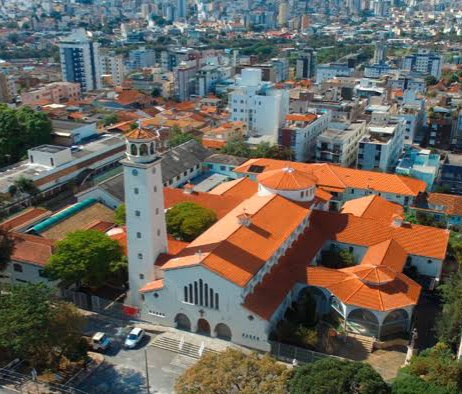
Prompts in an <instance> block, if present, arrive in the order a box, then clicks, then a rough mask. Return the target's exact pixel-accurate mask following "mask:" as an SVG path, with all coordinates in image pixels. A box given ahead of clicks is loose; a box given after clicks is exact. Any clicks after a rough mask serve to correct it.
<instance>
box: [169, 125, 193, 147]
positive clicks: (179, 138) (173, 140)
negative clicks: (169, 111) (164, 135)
mask: <svg viewBox="0 0 462 394" xmlns="http://www.w3.org/2000/svg"><path fill="white" fill-rule="evenodd" d="M195 138H196V137H195V136H194V134H191V133H184V132H183V131H182V130H181V129H180V128H179V127H178V126H174V127H172V129H171V130H170V134H169V138H168V144H169V146H170V147H171V148H173V147H175V146H178V145H181V144H184V143H185V142H188V141H189V140H193V139H195Z"/></svg>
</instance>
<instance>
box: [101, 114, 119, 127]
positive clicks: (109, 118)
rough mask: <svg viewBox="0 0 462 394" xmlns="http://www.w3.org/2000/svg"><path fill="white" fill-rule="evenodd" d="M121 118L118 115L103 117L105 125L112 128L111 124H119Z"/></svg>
mask: <svg viewBox="0 0 462 394" xmlns="http://www.w3.org/2000/svg"><path fill="white" fill-rule="evenodd" d="M118 120H119V117H118V116H117V114H116V113H112V114H107V115H105V116H104V117H103V125H104V126H110V125H111V124H114V123H117V121H118Z"/></svg>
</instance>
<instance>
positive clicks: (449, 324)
mask: <svg viewBox="0 0 462 394" xmlns="http://www.w3.org/2000/svg"><path fill="white" fill-rule="evenodd" d="M439 290H440V292H441V296H442V299H443V311H442V313H441V316H440V318H439V319H438V320H437V324H436V332H437V335H438V338H439V340H440V341H441V342H444V343H446V344H448V345H449V346H450V347H451V348H452V349H453V350H456V349H457V346H458V344H459V341H460V333H461V332H462V272H460V271H459V272H457V273H455V274H452V276H451V277H450V279H449V280H447V281H446V282H445V283H444V284H442V285H441V286H440V287H439Z"/></svg>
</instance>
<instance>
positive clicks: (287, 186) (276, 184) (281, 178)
mask: <svg viewBox="0 0 462 394" xmlns="http://www.w3.org/2000/svg"><path fill="white" fill-rule="evenodd" d="M257 179H258V182H259V183H261V184H262V185H263V186H265V187H267V188H269V189H273V190H305V189H308V188H311V187H313V186H315V185H316V182H317V178H316V177H315V176H314V175H312V174H311V173H307V172H305V171H300V170H297V169H295V168H292V167H284V168H281V169H278V170H273V171H266V172H264V173H263V174H260V175H259V176H258V177H257Z"/></svg>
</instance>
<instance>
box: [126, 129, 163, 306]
mask: <svg viewBox="0 0 462 394" xmlns="http://www.w3.org/2000/svg"><path fill="white" fill-rule="evenodd" d="M126 139H127V149H126V158H125V159H124V160H122V164H123V166H124V184H125V204H126V212H127V213H126V222H127V245H128V273H129V285H130V302H131V304H132V305H134V306H138V305H140V304H141V301H142V300H141V298H140V293H139V289H141V288H142V287H143V286H144V285H146V284H147V283H149V282H152V281H153V280H156V279H160V278H161V277H163V273H162V272H161V271H157V270H156V268H155V266H154V263H155V261H156V260H157V257H158V256H159V254H161V253H166V252H167V248H168V246H167V227H166V224H165V210H164V207H165V205H164V194H163V184H162V173H161V165H160V163H161V158H159V157H158V156H157V152H156V144H157V142H158V135H156V134H154V133H153V132H151V131H148V130H145V129H141V128H138V129H135V130H133V131H132V132H130V133H129V134H127V135H126Z"/></svg>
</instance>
